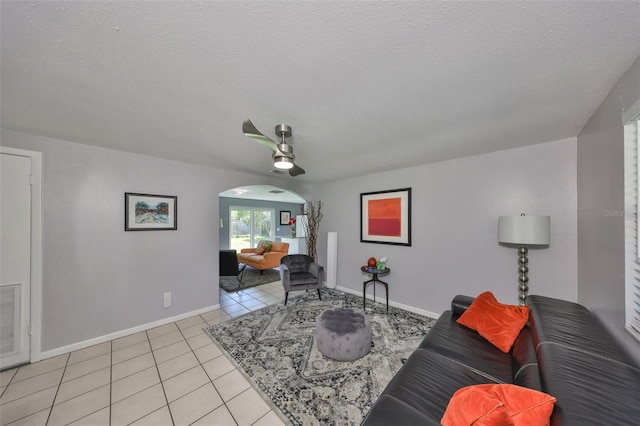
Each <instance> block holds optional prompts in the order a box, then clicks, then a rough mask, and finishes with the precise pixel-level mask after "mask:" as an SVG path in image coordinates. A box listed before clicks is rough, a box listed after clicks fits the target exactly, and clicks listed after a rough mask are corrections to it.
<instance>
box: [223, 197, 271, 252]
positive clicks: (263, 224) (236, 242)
mask: <svg viewBox="0 0 640 426" xmlns="http://www.w3.org/2000/svg"><path fill="white" fill-rule="evenodd" d="M229 223H230V224H231V226H230V227H229V248H230V249H232V250H237V251H238V252H240V250H241V249H243V248H249V247H256V246H257V245H258V242H259V241H260V240H273V239H274V236H275V232H274V230H275V210H274V209H265V208H260V207H234V206H232V207H230V208H229Z"/></svg>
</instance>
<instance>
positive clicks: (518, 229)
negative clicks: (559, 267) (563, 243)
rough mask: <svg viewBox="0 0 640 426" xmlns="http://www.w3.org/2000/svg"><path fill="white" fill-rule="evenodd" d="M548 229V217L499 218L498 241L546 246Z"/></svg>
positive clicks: (549, 221)
mask: <svg viewBox="0 0 640 426" xmlns="http://www.w3.org/2000/svg"><path fill="white" fill-rule="evenodd" d="M550 228H551V218H550V217H549V216H500V217H499V218H498V241H499V242H501V243H510V244H522V245H548V244H549V239H550Z"/></svg>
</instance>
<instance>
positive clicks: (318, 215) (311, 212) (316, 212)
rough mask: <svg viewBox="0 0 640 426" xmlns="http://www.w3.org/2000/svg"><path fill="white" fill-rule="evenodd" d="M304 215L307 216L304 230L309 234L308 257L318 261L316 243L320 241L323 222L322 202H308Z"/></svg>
mask: <svg viewBox="0 0 640 426" xmlns="http://www.w3.org/2000/svg"><path fill="white" fill-rule="evenodd" d="M302 214H305V215H307V220H306V221H305V222H304V228H305V231H306V233H307V255H308V256H309V257H311V258H312V259H313V261H314V262H315V261H317V253H316V241H317V239H318V227H319V226H320V221H321V220H322V201H307V203H306V204H305V205H304V209H303V212H302Z"/></svg>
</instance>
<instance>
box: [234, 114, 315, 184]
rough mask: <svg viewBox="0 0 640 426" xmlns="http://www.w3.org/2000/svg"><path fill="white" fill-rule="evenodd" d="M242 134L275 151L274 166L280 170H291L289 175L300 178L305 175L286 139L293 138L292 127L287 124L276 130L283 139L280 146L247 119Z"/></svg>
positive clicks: (279, 126)
mask: <svg viewBox="0 0 640 426" xmlns="http://www.w3.org/2000/svg"><path fill="white" fill-rule="evenodd" d="M242 132H243V133H244V135H245V136H247V137H249V138H251V139H254V140H255V141H257V142H259V143H261V144H262V145H265V146H266V147H267V148H269V149H271V150H272V151H273V155H272V158H273V166H274V167H275V168H276V169H279V170H289V175H291V176H298V175H301V174H304V173H305V171H304V169H303V168H302V167H299V166H298V165H296V163H295V161H294V160H295V158H296V156H295V155H293V147H292V146H291V145H289V144H288V143H287V141H286V140H285V138H286V137H288V136H291V126H287V125H286V124H278V125H277V126H276V128H275V132H276V135H278V136H280V137H281V138H282V141H281V142H280V143H279V144H278V143H276V142H274V141H272V140H271V139H269V138H268V137H266V136H265V135H263V134H262V133H260V131H259V130H258V129H257V128H256V126H254V125H253V123H252V122H251V120H249V119H247V120H245V121H244V123H243V124H242Z"/></svg>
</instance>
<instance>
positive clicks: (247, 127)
mask: <svg viewBox="0 0 640 426" xmlns="http://www.w3.org/2000/svg"><path fill="white" fill-rule="evenodd" d="M242 133H244V135H245V136H247V137H249V138H251V139H253V140H255V141H257V142H260V143H261V144H262V145H264V146H266V147H267V148H269V149H270V150H272V151H277V150H278V144H276V143H275V142H274V141H272V140H271V139H269V138H268V137H266V136H265V135H263V134H262V133H260V131H259V130H258V129H256V126H254V125H253V123H252V122H251V120H249V119H246V120H244V123H242Z"/></svg>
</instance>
